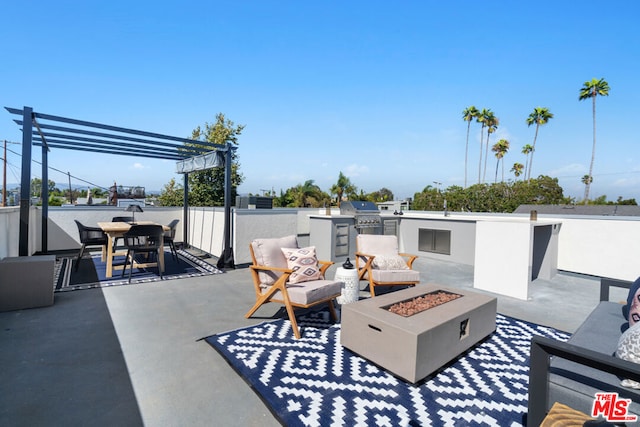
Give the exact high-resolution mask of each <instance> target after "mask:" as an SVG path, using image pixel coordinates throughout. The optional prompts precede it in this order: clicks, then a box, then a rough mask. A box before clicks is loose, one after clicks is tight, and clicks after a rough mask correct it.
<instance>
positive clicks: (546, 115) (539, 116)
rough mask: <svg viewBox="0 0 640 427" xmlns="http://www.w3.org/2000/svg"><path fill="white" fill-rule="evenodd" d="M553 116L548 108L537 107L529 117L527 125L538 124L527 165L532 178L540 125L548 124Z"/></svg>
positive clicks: (529, 175)
mask: <svg viewBox="0 0 640 427" xmlns="http://www.w3.org/2000/svg"><path fill="white" fill-rule="evenodd" d="M552 118H553V114H552V113H551V112H550V111H549V109H548V108H543V107H536V108H534V109H533V112H532V113H531V114H529V117H527V126H531V125H533V124H535V125H536V133H535V135H534V136H533V148H532V149H531V157H529V166H528V167H527V172H528V179H529V178H531V168H532V165H533V153H534V151H535V150H536V140H537V139H538V130H539V129H540V126H542V125H544V124H547V123H548V122H549V120H551V119H552Z"/></svg>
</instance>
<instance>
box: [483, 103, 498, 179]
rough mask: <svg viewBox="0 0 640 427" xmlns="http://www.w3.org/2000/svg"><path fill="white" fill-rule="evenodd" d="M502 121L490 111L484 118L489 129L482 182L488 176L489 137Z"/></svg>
mask: <svg viewBox="0 0 640 427" xmlns="http://www.w3.org/2000/svg"><path fill="white" fill-rule="evenodd" d="M498 124H500V120H499V119H498V118H497V117H496V116H495V114H493V111H491V110H488V111H487V114H486V116H485V117H484V125H485V126H486V127H487V142H486V143H485V155H484V172H483V173H482V181H483V182H484V181H485V180H486V176H487V158H488V157H489V137H490V136H491V134H492V133H494V132H495V131H496V130H497V129H498Z"/></svg>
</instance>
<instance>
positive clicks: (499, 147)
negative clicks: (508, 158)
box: [491, 139, 509, 183]
mask: <svg viewBox="0 0 640 427" xmlns="http://www.w3.org/2000/svg"><path fill="white" fill-rule="evenodd" d="M491 151H493V152H494V153H496V154H495V156H496V159H497V160H496V175H495V178H494V179H493V182H494V183H496V182H498V166H499V165H500V162H501V161H502V182H504V156H505V155H506V154H507V152H508V151H509V141H507V140H506V139H501V140H499V141H498V142H496V143H495V144H493V147H491Z"/></svg>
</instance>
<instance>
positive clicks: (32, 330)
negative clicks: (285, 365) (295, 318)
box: [0, 258, 626, 426]
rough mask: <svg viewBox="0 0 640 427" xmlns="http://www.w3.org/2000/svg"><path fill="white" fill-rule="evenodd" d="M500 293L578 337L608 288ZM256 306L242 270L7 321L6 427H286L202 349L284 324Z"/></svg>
mask: <svg viewBox="0 0 640 427" xmlns="http://www.w3.org/2000/svg"><path fill="white" fill-rule="evenodd" d="M335 268H336V266H333V267H332V269H330V270H329V273H328V274H329V276H330V277H333V274H334V273H335ZM414 268H417V269H419V270H420V271H421V277H422V282H423V283H436V284H440V285H443V286H451V287H461V288H471V287H473V267H472V266H468V265H462V264H455V263H450V262H444V261H437V260H430V259H426V258H418V260H417V261H416V262H415V263H414ZM361 285H362V286H361V289H363V292H362V294H363V296H364V295H367V294H368V292H367V291H366V289H367V286H366V283H365V282H361ZM618 291H622V290H618ZM496 296H497V298H498V312H499V313H502V314H505V315H508V316H512V317H516V318H519V319H523V320H527V321H530V322H534V323H538V324H543V325H547V326H551V327H554V328H558V329H561V330H564V331H567V332H573V331H574V330H575V329H576V328H577V327H578V325H580V323H581V322H582V321H583V320H584V319H585V318H586V316H587V315H588V314H589V313H590V312H591V310H592V309H593V308H594V307H595V306H596V305H597V303H598V298H599V281H598V279H597V278H595V277H589V276H580V275H575V274H569V273H562V272H561V273H559V274H558V275H556V276H555V277H554V278H553V279H551V280H543V279H537V280H535V281H534V282H533V283H532V285H531V287H530V298H529V300H527V301H523V300H518V299H514V298H509V297H504V296H500V295H496ZM254 298H255V297H254V291H253V285H252V283H251V277H250V272H249V269H248V268H237V269H235V270H229V271H227V272H226V273H225V274H217V275H213V276H204V277H194V278H186V279H178V280H167V281H162V282H156V283H148V284H141V285H130V286H116V287H108V288H101V289H89V290H81V291H73V292H62V293H56V295H55V304H54V305H53V306H51V307H47V308H39V309H30V310H21V311H13V312H5V313H0V326H1V327H2V338H1V343H0V361H1V363H2V367H3V375H2V377H3V379H2V382H1V385H0V394H1V395H2V399H0V419H2V420H3V423H4V424H6V425H29V426H39V425H52V424H57V425H86V424H95V423H98V424H102V425H119V426H126V425H132V426H135V425H143V424H144V425H153V426H155V425H193V426H197V425H207V426H208V425H213V424H215V425H243V426H270V425H273V426H276V425H280V424H279V422H278V421H277V420H276V419H275V418H274V417H273V416H272V415H271V413H270V411H269V409H268V408H267V407H266V406H265V405H264V404H263V403H262V401H261V400H260V398H259V397H258V396H257V395H256V394H255V393H254V392H253V391H252V389H251V388H250V387H249V386H248V385H247V384H246V383H245V382H244V380H243V379H242V378H241V377H240V376H239V375H237V374H236V373H235V372H234V370H233V369H232V368H231V367H230V366H229V365H228V364H227V363H226V362H225V360H224V359H223V358H222V357H221V356H220V355H219V354H218V353H217V352H216V351H215V350H214V349H213V348H212V347H210V346H209V345H208V344H207V343H206V342H205V341H203V340H202V338H204V337H207V336H210V335H212V334H215V333H219V332H224V331H228V330H231V329H236V328H241V327H244V326H249V325H252V324H256V323H260V322H263V321H267V320H271V319H274V318H279V317H280V316H281V315H282V314H281V313H282V311H281V310H280V309H281V306H280V305H277V304H267V305H266V306H263V307H262V308H260V309H259V311H258V312H257V313H256V314H255V315H254V317H253V318H251V319H245V318H244V314H245V313H246V311H247V310H248V309H249V308H250V307H251V306H252V305H253V303H254V302H255V300H254ZM625 298H626V294H624V293H622V294H615V293H614V294H613V295H612V299H614V300H623V299H625Z"/></svg>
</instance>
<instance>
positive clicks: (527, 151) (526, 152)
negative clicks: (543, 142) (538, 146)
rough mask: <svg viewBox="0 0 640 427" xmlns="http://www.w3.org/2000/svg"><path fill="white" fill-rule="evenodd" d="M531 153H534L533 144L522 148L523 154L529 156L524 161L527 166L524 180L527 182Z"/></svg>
mask: <svg viewBox="0 0 640 427" xmlns="http://www.w3.org/2000/svg"><path fill="white" fill-rule="evenodd" d="M531 153H533V147H532V146H531V144H525V145H524V147H522V154H524V155H525V156H527V157H526V158H525V161H524V164H525V170H524V179H525V180H526V179H527V167H528V165H529V154H531Z"/></svg>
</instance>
